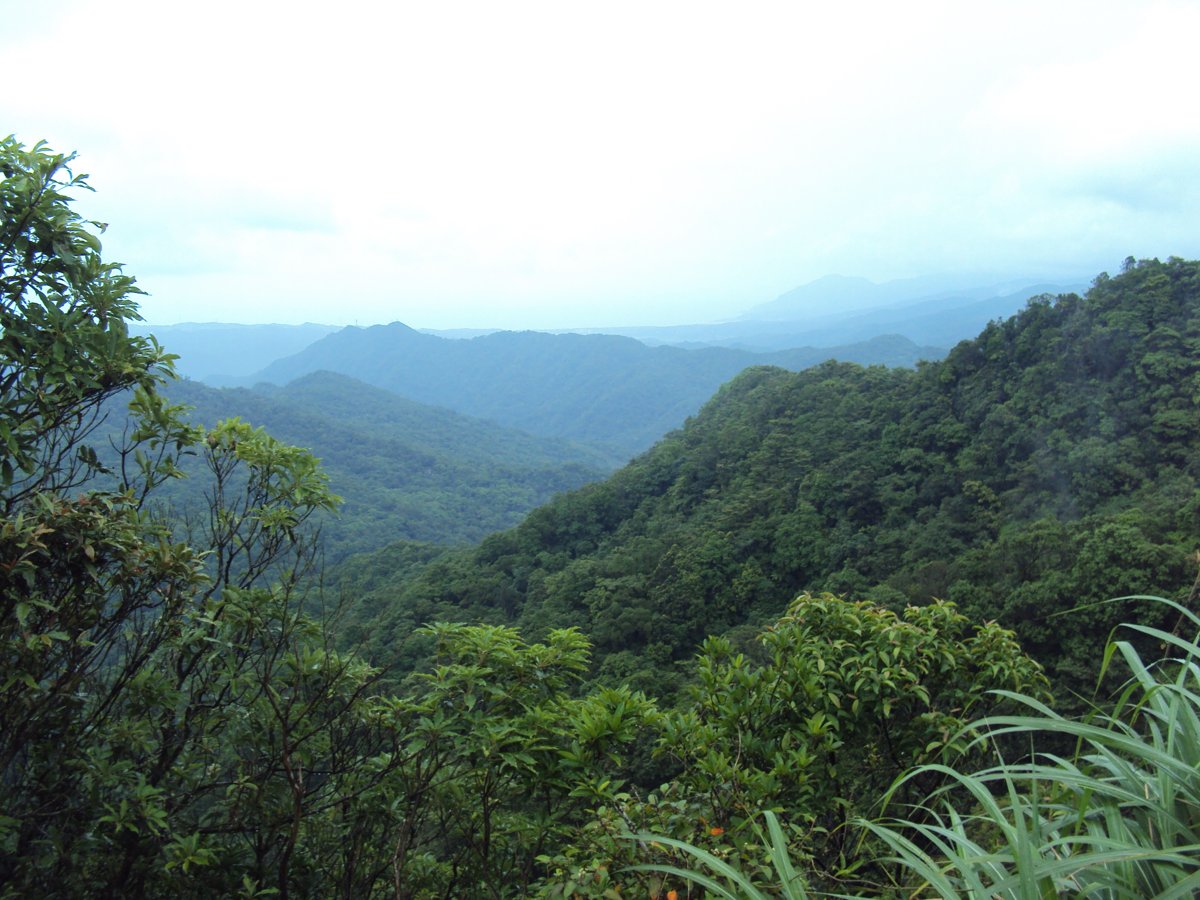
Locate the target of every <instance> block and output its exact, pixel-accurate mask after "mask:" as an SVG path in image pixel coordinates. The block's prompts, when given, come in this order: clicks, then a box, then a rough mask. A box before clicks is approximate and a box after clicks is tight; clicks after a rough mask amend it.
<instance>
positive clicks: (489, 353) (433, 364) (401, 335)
mask: <svg viewBox="0 0 1200 900" xmlns="http://www.w3.org/2000/svg"><path fill="white" fill-rule="evenodd" d="M943 352H944V351H943V350H940V349H937V348H933V347H918V346H916V345H915V344H913V342H912V341H909V340H907V339H905V338H901V337H897V336H895V335H892V336H890V337H880V338H876V339H874V340H871V341H867V342H864V343H862V344H858V345H854V346H848V347H834V348H827V349H815V348H811V347H809V348H805V349H799V350H786V351H779V352H774V353H752V352H749V351H745V350H735V349H732V348H729V347H708V348H704V349H698V350H685V349H683V348H681V347H653V348H652V347H647V346H645V345H644V344H642V343H640V342H638V341H635V340H633V339H632V338H626V337H617V336H615V335H603V334H589V335H584V334H544V333H540V332H533V331H526V332H512V331H506V332H498V333H495V334H488V335H484V336H482V337H477V338H474V339H472V340H451V339H446V338H440V337H434V336H433V335H429V334H422V333H420V332H417V331H414V330H413V329H411V328H409V327H408V326H406V325H403V324H401V323H399V322H393V323H392V324H391V325H376V326H374V327H372V328H346V329H344V330H342V331H339V332H337V333H336V334H331V335H329V336H327V337H325V338H322V339H321V340H319V341H317V342H316V343H314V344H312V345H311V346H309V347H307V348H305V349H304V350H303V351H301V352H300V353H297V354H296V355H294V356H291V357H287V358H285V359H281V360H277V361H276V362H274V363H272V364H271V365H270V366H268V367H267V368H265V369H264V370H263V371H262V372H260V373H259V374H258V375H257V376H255V378H257V379H259V380H266V381H273V382H275V383H277V384H284V383H286V382H288V381H291V380H292V379H295V378H297V377H299V376H301V375H304V374H306V373H308V372H313V371H318V370H328V371H331V372H340V373H342V374H345V375H350V376H353V377H354V378H357V379H359V380H360V381H365V382H367V383H369V384H373V385H375V386H377V387H381V388H385V389H387V390H390V391H394V392H395V393H398V394H400V395H402V396H404V397H408V398H410V399H412V400H417V401H420V402H421V403H429V404H432V405H435V406H444V407H447V408H449V409H453V410H455V411H457V412H460V413H464V414H465V415H469V416H475V417H477V418H481V419H489V420H491V421H494V422H499V423H500V424H502V425H507V426H509V427H511V428H519V429H521V430H522V431H528V432H531V433H533V434H540V435H545V436H548V437H559V438H568V439H571V440H576V441H583V442H586V443H589V444H593V445H601V446H604V447H607V448H608V449H609V450H610V451H611V452H613V453H616V454H617V455H618V456H620V461H621V462H625V461H626V460H627V459H629V457H630V456H632V455H633V454H635V453H638V452H640V451H642V450H645V449H646V448H647V447H649V446H650V445H651V444H652V443H654V442H655V441H656V440H658V438H660V437H661V436H662V435H663V434H665V433H666V432H667V431H668V430H669V429H672V428H676V427H678V426H679V425H680V424H682V423H683V421H684V419H686V418H687V417H688V416H689V415H691V414H692V413H694V412H695V411H696V410H698V409H699V408H700V406H701V404H703V403H704V401H705V400H707V399H708V398H709V397H710V396H711V395H712V393H713V391H715V390H716V389H717V387H718V386H719V385H720V384H721V383H723V382H724V381H726V380H727V379H729V378H732V377H733V376H734V375H736V374H737V373H738V372H740V371H741V370H742V369H745V368H746V367H748V366H753V365H762V364H772V365H779V366H784V367H786V368H789V369H801V368H804V367H805V366H811V365H813V364H815V363H818V362H820V361H822V360H825V359H829V358H830V357H837V358H839V359H845V360H848V361H851V362H879V363H887V364H889V365H903V366H911V365H913V364H914V363H915V362H916V361H917V360H918V359H929V358H934V357H938V356H941V355H942V353H943Z"/></svg>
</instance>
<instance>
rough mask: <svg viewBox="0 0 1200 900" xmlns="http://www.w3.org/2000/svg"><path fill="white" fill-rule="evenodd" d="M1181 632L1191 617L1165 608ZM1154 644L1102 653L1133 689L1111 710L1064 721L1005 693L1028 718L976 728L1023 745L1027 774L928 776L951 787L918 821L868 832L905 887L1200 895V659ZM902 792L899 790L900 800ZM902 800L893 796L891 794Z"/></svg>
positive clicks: (1180, 648)
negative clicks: (1071, 743) (1158, 651)
mask: <svg viewBox="0 0 1200 900" xmlns="http://www.w3.org/2000/svg"><path fill="white" fill-rule="evenodd" d="M1122 599H1152V600H1156V601H1157V602H1161V603H1165V604H1167V605H1169V606H1171V607H1173V608H1175V609H1176V610H1178V612H1179V614H1180V622H1181V623H1184V622H1187V623H1190V625H1191V626H1192V628H1195V629H1200V619H1198V618H1197V617H1196V615H1195V614H1193V613H1192V612H1191V611H1190V610H1187V609H1185V608H1184V607H1183V606H1180V605H1179V604H1177V603H1174V602H1172V601H1170V600H1165V599H1162V598H1147V597H1137V598H1122ZM1122 627H1123V629H1125V630H1126V631H1127V632H1130V631H1131V632H1136V633H1140V634H1142V635H1145V636H1147V637H1150V638H1152V639H1153V640H1155V641H1157V642H1158V643H1159V644H1160V646H1161V647H1162V648H1163V650H1164V653H1165V655H1164V657H1163V658H1162V659H1159V660H1155V661H1150V662H1148V661H1146V660H1144V659H1143V658H1142V657H1141V655H1140V654H1139V653H1138V651H1137V650H1136V649H1134V647H1133V645H1132V644H1131V643H1130V642H1129V641H1127V640H1114V641H1112V642H1110V643H1109V645H1108V646H1107V648H1106V649H1105V652H1104V656H1103V661H1102V675H1103V673H1105V672H1108V671H1109V670H1110V669H1111V668H1112V667H1113V665H1114V662H1116V661H1117V660H1120V661H1121V662H1123V663H1124V666H1125V668H1126V669H1127V670H1128V680H1127V681H1126V682H1125V684H1124V687H1123V690H1122V691H1121V692H1120V694H1119V696H1118V697H1117V698H1116V701H1115V703H1114V705H1113V706H1112V708H1111V710H1110V711H1107V712H1100V713H1096V714H1093V715H1092V716H1090V717H1088V718H1087V719H1085V720H1082V721H1080V720H1071V719H1066V718H1064V717H1062V716H1061V715H1059V714H1058V713H1056V712H1055V711H1054V710H1052V709H1050V708H1049V707H1047V706H1046V705H1044V704H1042V703H1040V702H1038V701H1037V700H1034V699H1032V698H1030V697H1026V696H1022V695H1018V694H1011V693H1006V696H1009V697H1010V698H1011V699H1013V700H1014V701H1016V702H1017V703H1019V704H1021V705H1023V706H1024V707H1025V708H1026V709H1027V710H1028V712H1027V713H1025V714H1023V715H1010V716H993V717H989V718H986V719H983V720H981V721H979V722H976V723H975V724H974V726H973V728H974V729H975V730H976V731H977V733H978V737H977V738H976V740H977V741H981V742H982V741H987V742H995V741H996V740H997V739H998V738H1000V737H1002V736H1005V735H1013V734H1017V735H1024V736H1027V737H1028V738H1029V740H1030V743H1031V746H1032V747H1033V748H1034V750H1035V753H1034V754H1033V755H1032V756H1031V758H1030V760H1029V761H1023V762H1012V763H1001V764H999V765H996V766H993V767H991V768H988V769H984V770H983V771H979V772H973V773H962V772H957V771H955V770H953V769H950V768H948V767H945V766H927V767H922V768H921V769H918V770H915V771H914V772H910V773H908V774H907V775H906V776H904V779H902V781H903V780H905V779H911V778H915V777H919V776H920V774H921V773H922V772H929V771H935V772H937V773H939V774H942V775H944V776H946V778H947V779H948V782H947V786H946V787H943V788H942V789H940V790H939V791H937V792H936V793H935V794H934V795H933V796H931V797H930V798H928V799H927V800H926V802H925V803H924V804H923V805H922V806H921V808H920V812H921V815H920V816H919V817H917V818H919V819H920V821H914V820H913V819H897V820H892V821H888V822H875V823H872V822H864V823H862V824H863V825H864V826H865V827H866V828H867V829H869V831H870V832H871V833H873V834H874V835H875V836H876V837H878V838H880V839H881V840H882V841H883V842H884V843H885V844H886V845H887V846H888V847H889V848H890V850H891V852H892V855H891V857H890V858H889V859H888V860H887V861H888V862H891V863H892V864H894V865H895V866H896V869H895V872H896V875H897V880H898V884H897V886H898V887H903V888H905V889H906V890H908V891H909V892H913V893H925V894H930V895H935V896H939V897H1014V898H1027V897H1057V896H1063V895H1066V896H1087V897H1130V898H1139V900H1141V898H1147V897H1191V896H1194V895H1195V894H1197V892H1200V693H1197V691H1198V689H1200V647H1198V646H1197V642H1196V641H1195V640H1186V639H1183V638H1180V637H1179V636H1177V635H1175V634H1172V633H1169V632H1166V631H1162V630H1160V629H1156V628H1149V627H1147V626H1143V625H1136V624H1131V625H1125V626H1122ZM1062 735H1067V736H1070V737H1072V738H1074V739H1075V741H1076V748H1077V749H1076V752H1075V753H1074V754H1073V755H1072V756H1071V757H1070V758H1066V757H1061V756H1056V755H1052V754H1038V753H1036V749H1037V747H1038V744H1039V739H1041V738H1044V737H1049V736H1062ZM898 786H899V785H897V787H898ZM895 789H896V788H893V791H894V790H895Z"/></svg>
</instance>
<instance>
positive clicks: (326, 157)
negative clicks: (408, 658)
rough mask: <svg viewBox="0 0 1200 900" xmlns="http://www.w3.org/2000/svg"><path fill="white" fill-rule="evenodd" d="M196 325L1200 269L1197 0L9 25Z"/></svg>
mask: <svg viewBox="0 0 1200 900" xmlns="http://www.w3.org/2000/svg"><path fill="white" fill-rule="evenodd" d="M0 11H2V16H0V61H2V63H3V69H4V72H5V88H4V90H3V92H0V131H3V132H5V133H7V132H12V133H15V134H16V135H17V136H18V137H19V138H20V139H22V140H23V141H25V142H26V143H33V142H34V141H36V140H38V139H41V138H45V139H47V140H48V141H50V142H51V144H52V145H53V146H54V147H55V149H60V150H75V151H78V153H79V159H78V161H77V164H76V168H77V170H78V171H84V172H88V173H90V174H91V180H92V184H93V185H94V187H95V188H96V189H97V193H96V194H95V195H94V196H89V197H87V198H85V199H83V200H81V201H80V202H79V209H80V210H81V211H82V212H83V213H84V214H86V215H88V216H89V217H93V218H99V219H102V220H105V221H108V222H109V223H110V228H109V231H108V232H107V234H106V235H105V239H104V240H105V254H106V256H107V257H108V258H111V259H115V260H120V261H123V262H124V263H126V267H127V271H128V272H129V273H130V274H133V275H135V276H137V278H138V280H139V283H140V284H141V286H142V287H144V288H145V289H146V290H148V291H149V292H150V293H151V295H152V296H151V297H150V298H148V299H147V300H145V301H144V302H143V307H142V308H143V314H144V315H145V317H146V318H147V319H148V320H149V321H151V322H152V323H155V324H168V323H172V322H180V321H239V322H303V321H317V322H325V323H330V324H354V323H358V324H362V325H366V324H371V323H375V322H389V321H393V320H401V321H404V322H407V323H408V324H410V325H413V326H414V327H456V326H479V327H505V328H526V327H528V328H552V327H570V326H600V325H633V324H678V323H685V322H711V321H720V320H723V319H728V318H732V317H735V316H736V315H738V314H739V313H741V312H742V311H744V310H746V309H748V308H749V307H752V306H754V305H756V304H758V303H762V302H765V301H768V300H771V299H773V298H774V297H776V296H777V295H779V294H781V293H783V292H785V291H787V290H789V289H791V288H794V287H796V286H797V285H800V284H803V283H805V282H807V281H811V280H813V279H816V278H818V277H820V276H822V275H826V274H831V273H838V274H843V275H859V276H865V277H868V278H871V279H873V280H876V281H883V280H887V279H892V278H903V277H910V276H915V275H923V274H933V273H957V272H967V271H970V272H976V271H978V272H988V273H996V274H997V275H1001V274H1004V275H1007V274H1018V273H1020V274H1029V275H1038V276H1050V277H1061V278H1064V279H1070V278H1077V277H1079V276H1083V277H1084V278H1090V277H1091V276H1094V275H1095V274H1097V273H1098V272H1100V271H1101V270H1109V271H1113V272H1115V271H1117V270H1118V269H1119V267H1120V263H1121V260H1122V259H1124V258H1125V257H1126V256H1128V255H1134V256H1138V257H1144V256H1158V257H1162V258H1165V257H1167V256H1171V255H1175V256H1184V257H1188V258H1195V257H1200V116H1197V115H1196V97H1195V93H1196V89H1197V86H1198V85H1200V52H1197V49H1196V47H1197V42H1198V40H1200V3H1197V2H1187V3H1182V2H1104V0H1087V2H1055V0H1035V2H1025V0H1004V2H969V3H968V2H961V0H954V2H945V3H938V2H924V0H908V2H903V3H897V2H894V0H893V2H884V3H851V2H845V3H840V4H836V3H829V2H825V3H820V4H817V3H809V2H801V0H793V2H780V3H753V2H746V0H739V2H737V3H732V2H731V3H725V4H705V3H701V2H696V0H692V2H686V3H654V2H650V0H640V2H633V3H622V2H617V0H604V2H596V3H587V4H584V3H576V2H571V0H553V2H545V3H528V2H522V0H504V2H479V3H461V2H452V0H443V2H421V3H415V2H413V3H409V2H366V0H340V2H337V3H321V4H318V3H308V2H296V0H291V2H286V3H285V2H276V0H237V2H230V0H206V2H204V3H187V4H185V3H170V2H163V0H78V2H68V0H56V2H54V3H42V2H36V3H34V2H30V0H0Z"/></svg>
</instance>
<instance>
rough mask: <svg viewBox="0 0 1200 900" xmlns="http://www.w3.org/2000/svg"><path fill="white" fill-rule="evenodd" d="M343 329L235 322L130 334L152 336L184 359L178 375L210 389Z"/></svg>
mask: <svg viewBox="0 0 1200 900" xmlns="http://www.w3.org/2000/svg"><path fill="white" fill-rule="evenodd" d="M340 328H341V326H340V325H318V324H314V323H312V322H306V323H304V324H303V325H240V324H235V323H232V322H184V323H181V324H178V325H150V324H147V323H144V322H135V323H133V324H131V325H130V328H129V330H130V332H131V333H132V334H137V335H146V334H152V335H154V336H155V337H156V338H157V339H158V342H159V343H160V344H161V345H162V346H163V347H164V348H166V349H167V350H169V351H170V352H171V353H174V354H176V355H177V356H178V357H179V359H178V360H176V362H175V370H176V371H177V372H178V373H179V374H180V375H182V376H183V377H185V378H194V379H196V380H197V381H203V382H205V383H206V384H212V385H218V386H225V385H231V384H235V383H236V382H237V379H238V378H239V377H241V376H245V375H249V374H250V373H251V372H254V371H256V370H257V369H261V368H262V367H263V365H264V364H265V363H266V362H268V361H270V360H273V359H278V358H279V357H281V356H290V355H291V354H293V353H297V352H299V351H300V350H302V349H304V348H305V347H307V346H308V345H309V344H311V343H312V342H313V341H316V340H320V339H321V338H323V337H324V336H325V335H327V334H331V333H333V332H335V331H338V330H339V329H340Z"/></svg>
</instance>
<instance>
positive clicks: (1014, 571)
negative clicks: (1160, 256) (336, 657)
mask: <svg viewBox="0 0 1200 900" xmlns="http://www.w3.org/2000/svg"><path fill="white" fill-rule="evenodd" d="M1198 399H1200V264H1197V263H1194V262H1186V261H1182V260H1177V259H1171V260H1169V261H1167V262H1165V263H1163V262H1158V261H1156V260H1155V261H1143V262H1141V263H1138V264H1136V265H1133V264H1130V265H1128V266H1127V270H1126V271H1125V272H1124V273H1123V274H1121V275H1119V276H1117V277H1115V278H1109V277H1107V276H1106V275H1102V276H1100V277H1099V278H1098V279H1097V280H1096V282H1095V284H1094V286H1093V287H1092V289H1091V290H1090V291H1089V292H1088V294H1087V296H1086V297H1083V298H1081V297H1079V296H1075V295H1066V296H1060V297H1057V298H1040V299H1035V300H1033V301H1031V302H1030V304H1029V305H1028V307H1027V308H1026V309H1025V310H1024V311H1023V312H1022V313H1020V314H1019V315H1017V316H1015V317H1013V318H1010V319H1008V320H1005V321H999V322H995V323H993V324H991V325H990V326H989V327H988V328H987V329H985V330H984V332H983V333H982V334H980V335H979V337H978V338H977V339H975V340H972V341H966V342H963V343H961V344H959V345H958V346H957V347H956V348H955V349H954V350H953V351H952V352H951V353H950V355H949V357H948V358H947V359H945V360H944V361H942V362H936V363H926V364H922V365H920V366H919V367H918V368H917V369H916V370H915V371H914V370H906V369H884V368H882V367H872V368H862V367H859V366H855V365H848V364H826V365H822V366H819V367H816V368H813V369H809V370H807V371H803V372H798V373H792V372H786V371H783V370H781V369H775V368H755V369H751V370H749V371H747V372H745V373H743V374H742V375H741V376H739V377H738V378H736V379H735V380H734V381H733V382H731V383H730V384H728V385H726V386H725V387H723V388H722V389H721V390H720V391H719V392H718V393H717V395H716V396H715V397H714V398H713V399H712V400H711V401H710V402H709V403H708V404H707V405H706V406H705V407H704V409H703V411H702V412H701V413H700V414H699V415H698V416H696V417H695V418H694V419H692V420H690V421H689V422H688V423H687V425H686V427H684V428H683V429H682V430H680V431H678V432H675V433H673V434H671V435H669V436H668V437H667V438H665V439H664V440H662V441H660V442H659V443H658V444H657V445H655V446H654V448H653V449H651V450H650V451H649V452H647V453H645V454H644V455H642V456H641V457H639V458H638V459H636V460H634V461H633V462H632V463H631V464H630V465H628V466H627V467H625V468H624V469H622V470H620V471H619V472H617V473H616V474H615V475H614V476H613V477H612V478H610V479H609V480H608V481H606V482H603V483H600V484H595V485H590V486H588V487H585V488H583V489H581V490H579V491H576V492H574V493H571V494H569V495H566V496H563V497H560V498H558V499H557V500H555V501H554V502H552V503H550V504H548V505H546V506H544V507H542V508H540V509H538V510H536V511H535V512H533V513H532V514H531V515H530V516H529V517H528V518H527V519H526V520H525V521H524V522H523V523H522V524H521V525H520V526H518V527H517V528H515V529H512V530H510V531H507V532H504V533H502V534H497V535H494V536H492V537H489V538H488V539H486V540H485V541H484V542H483V543H482V544H481V545H480V546H479V547H478V548H474V549H471V550H466V551H462V552H459V553H455V554H450V555H448V556H446V557H443V558H442V559H441V560H439V561H437V562H435V563H434V564H432V565H430V566H429V567H428V568H426V569H424V570H423V571H421V572H420V573H419V574H418V575H416V576H415V577H404V578H398V579H395V580H393V581H392V582H391V583H388V582H387V579H386V575H385V572H384V568H385V567H380V569H379V570H378V571H377V572H376V583H377V584H378V585H379V586H377V587H376V589H375V591H374V592H373V593H369V594H368V595H367V597H365V598H364V601H365V607H364V608H376V609H380V608H382V609H384V610H385V612H384V613H382V614H381V617H380V618H379V619H378V620H377V621H374V622H371V624H370V634H371V636H372V650H373V652H374V654H375V655H376V656H377V657H378V658H390V659H395V658H397V657H400V658H407V657H409V656H414V655H416V654H419V653H421V652H423V651H422V648H421V647H419V646H415V645H413V644H411V642H410V635H411V633H412V631H413V629H414V627H415V626H416V625H419V624H421V623H423V622H427V621H431V620H433V619H438V618H442V619H454V620H465V621H474V620H490V621H514V622H517V623H519V624H520V625H521V626H523V627H524V628H526V629H529V631H530V633H534V634H536V633H539V632H540V631H541V630H542V629H545V628H548V627H555V626H562V625H579V626H581V627H582V628H583V629H584V631H585V632H586V633H587V634H588V635H589V636H590V637H591V638H592V640H594V641H595V643H596V648H597V656H598V657H599V658H601V659H602V662H601V665H600V674H601V675H602V676H604V677H608V678H613V679H621V678H624V679H631V680H632V681H633V683H635V684H637V685H638V686H643V687H647V688H650V689H657V690H661V689H663V688H664V687H668V688H669V683H670V680H671V672H672V669H671V663H672V661H678V660H683V659H687V658H690V657H691V655H692V654H693V653H694V651H695V647H696V645H697V643H698V642H699V641H700V640H701V639H702V638H703V637H704V636H705V635H707V634H713V633H719V632H722V631H725V630H728V629H731V628H735V627H737V626H739V625H743V624H746V623H756V622H762V621H765V620H767V619H768V618H769V617H772V616H774V615H776V614H778V612H779V611H780V609H781V608H782V607H783V605H784V604H785V603H786V602H787V601H788V599H789V598H791V597H792V596H794V595H795V594H796V593H797V592H798V591H800V590H803V589H811V590H825V589H827V590H833V591H837V592H852V593H853V595H854V596H856V597H870V598H873V599H876V600H878V601H881V602H885V603H888V604H895V605H900V604H903V603H905V602H910V601H911V602H915V603H925V602H928V601H929V599H930V598H931V597H935V596H936V597H941V598H946V599H951V600H954V601H957V602H958V603H959V604H960V605H961V606H962V607H963V608H964V611H966V612H967V614H968V615H969V616H971V617H972V618H975V619H980V618H993V617H994V618H996V619H998V620H1000V622H1001V623H1002V624H1004V625H1006V626H1009V627H1013V628H1015V629H1016V630H1017V631H1018V633H1019V635H1020V637H1021V638H1022V640H1023V641H1024V642H1025V643H1026V646H1027V648H1029V649H1031V650H1032V651H1033V652H1034V653H1035V655H1038V656H1039V657H1040V658H1041V659H1043V660H1044V661H1045V662H1046V663H1047V665H1048V666H1049V667H1050V671H1051V674H1052V675H1053V677H1054V678H1055V679H1056V680H1057V682H1058V683H1059V685H1060V687H1062V686H1067V687H1073V688H1080V689H1083V688H1085V687H1086V684H1087V681H1088V679H1090V678H1091V677H1093V674H1092V673H1093V672H1094V666H1093V665H1092V663H1093V661H1094V650H1095V647H1096V646H1097V645H1098V642H1102V641H1103V640H1104V639H1105V638H1106V637H1107V632H1108V629H1109V628H1110V627H1111V625H1112V623H1114V622H1116V621H1118V620H1121V619H1128V618H1130V617H1131V616H1132V615H1135V614H1136V613H1137V611H1136V610H1134V611H1132V612H1131V610H1130V609H1129V608H1128V607H1127V606H1126V607H1121V608H1118V607H1116V606H1113V607H1106V608H1102V609H1099V610H1092V611H1089V612H1088V613H1086V614H1083V615H1064V616H1063V617H1062V618H1057V616H1058V615H1059V614H1064V613H1066V611H1068V610H1071V609H1073V608H1075V607H1077V606H1079V605H1080V604H1083V603H1087V602H1089V601H1093V600H1101V599H1103V598H1108V597H1113V596H1117V595H1120V594H1123V593H1133V592H1137V593H1149V592H1158V593H1163V594H1173V595H1179V594H1180V593H1181V592H1182V593H1183V594H1186V588H1187V587H1188V586H1189V585H1190V584H1191V581H1192V578H1193V576H1194V574H1195V573H1194V568H1195V561H1194V560H1193V559H1192V553H1193V551H1194V550H1195V548H1196V547H1197V546H1198V545H1200V493H1198V491H1197V486H1198V485H1197V477H1198V476H1200V428H1198V427H1197V423H1198V421H1200V420H1198V419H1197V412H1198V410H1197V402H1198ZM358 569H359V571H360V572H363V571H370V569H371V563H370V561H363V562H361V563H359V564H358ZM363 634H364V632H363V631H361V630H359V629H356V628H351V629H350V630H349V631H348V633H347V638H348V639H351V640H355V639H358V638H360V637H362V635H363Z"/></svg>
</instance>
